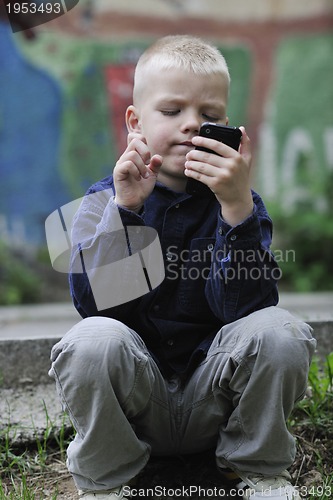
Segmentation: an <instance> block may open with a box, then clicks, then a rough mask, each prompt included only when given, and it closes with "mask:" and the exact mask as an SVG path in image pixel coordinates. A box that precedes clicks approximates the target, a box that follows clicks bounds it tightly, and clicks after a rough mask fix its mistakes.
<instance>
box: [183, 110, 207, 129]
mask: <svg viewBox="0 0 333 500" xmlns="http://www.w3.org/2000/svg"><path fill="white" fill-rule="evenodd" d="M201 123H202V119H201V117H200V115H197V114H195V113H191V114H187V115H186V116H184V120H183V123H182V132H184V133H189V132H191V133H192V134H198V133H199V129H200V125H201Z"/></svg>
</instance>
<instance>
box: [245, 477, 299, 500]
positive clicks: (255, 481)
mask: <svg viewBox="0 0 333 500" xmlns="http://www.w3.org/2000/svg"><path fill="white" fill-rule="evenodd" d="M238 474H239V476H240V477H241V479H242V481H243V482H241V483H239V484H238V485H237V489H238V490H239V493H241V492H242V495H243V499H244V500H262V499H263V498H272V499H274V500H300V499H301V497H300V496H299V493H298V491H297V489H296V488H295V487H294V486H292V484H291V482H290V481H291V477H290V474H289V472H288V471H283V472H281V473H280V474H278V475H276V476H272V477H267V476H263V475H261V474H255V473H239V472H238Z"/></svg>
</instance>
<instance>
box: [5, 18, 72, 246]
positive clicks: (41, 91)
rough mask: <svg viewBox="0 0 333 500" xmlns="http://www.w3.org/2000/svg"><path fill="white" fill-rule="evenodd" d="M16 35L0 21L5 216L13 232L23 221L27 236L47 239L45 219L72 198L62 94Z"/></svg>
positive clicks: (38, 240)
mask: <svg viewBox="0 0 333 500" xmlns="http://www.w3.org/2000/svg"><path fill="white" fill-rule="evenodd" d="M15 36H17V35H13V34H12V33H11V30H10V28H9V26H8V25H7V24H5V23H0V215H1V216H5V218H6V223H7V226H8V229H9V231H10V232H13V231H15V225H16V223H17V221H19V223H20V225H21V226H22V227H24V233H25V234H24V238H25V239H26V240H27V241H29V242H33V243H43V242H44V238H45V236H44V221H45V218H46V217H47V216H48V215H49V214H50V212H52V211H53V210H55V209H56V208H57V207H58V206H60V205H62V204H63V203H66V202H68V201H69V199H70V195H69V194H68V193H67V189H66V187H65V185H64V183H63V181H62V179H61V177H60V173H59V161H60V146H61V145H60V139H61V114H62V94H61V89H60V87H59V85H58V84H57V83H56V81H55V80H53V79H52V78H51V77H50V75H48V74H47V73H45V72H44V71H43V70H41V69H39V68H37V67H34V66H33V65H31V64H30V63H29V62H28V61H26V60H25V59H24V58H23V56H22V55H21V54H20V53H19V51H18V49H17V47H16V44H15V40H14V37H15ZM30 43H33V42H30ZM21 236H22V235H21ZM0 238H1V233H0Z"/></svg>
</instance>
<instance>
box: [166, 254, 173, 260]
mask: <svg viewBox="0 0 333 500" xmlns="http://www.w3.org/2000/svg"><path fill="white" fill-rule="evenodd" d="M173 257H174V256H173V253H172V252H167V254H166V259H167V260H168V261H171V260H173Z"/></svg>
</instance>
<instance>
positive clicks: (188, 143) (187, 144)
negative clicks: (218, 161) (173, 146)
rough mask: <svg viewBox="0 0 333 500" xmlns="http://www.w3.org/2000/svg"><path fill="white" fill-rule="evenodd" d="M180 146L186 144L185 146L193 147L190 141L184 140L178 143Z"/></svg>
mask: <svg viewBox="0 0 333 500" xmlns="http://www.w3.org/2000/svg"><path fill="white" fill-rule="evenodd" d="M180 146H186V147H188V148H193V147H194V146H193V144H192V142H191V141H184V142H181V143H180Z"/></svg>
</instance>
